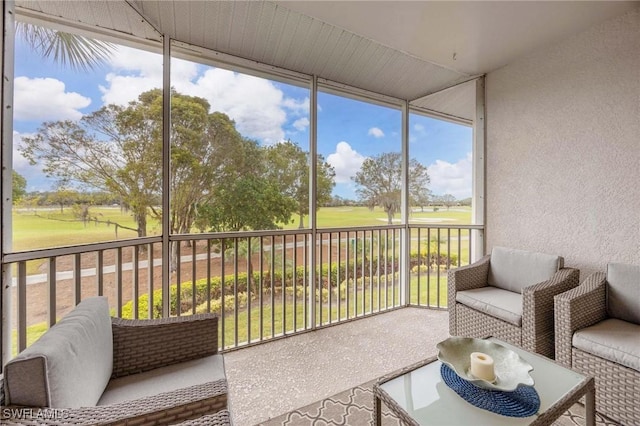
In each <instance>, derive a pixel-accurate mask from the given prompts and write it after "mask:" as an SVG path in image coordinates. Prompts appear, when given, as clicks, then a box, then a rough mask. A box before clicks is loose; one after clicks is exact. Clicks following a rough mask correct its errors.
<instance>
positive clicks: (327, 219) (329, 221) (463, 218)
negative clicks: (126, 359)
mask: <svg viewBox="0 0 640 426" xmlns="http://www.w3.org/2000/svg"><path fill="white" fill-rule="evenodd" d="M425 210H429V211H424V212H420V211H414V212H412V214H411V217H410V222H411V223H415V224H425V225H427V224H441V225H448V224H450V225H460V224H469V223H471V209H470V208H469V207H452V208H451V209H450V210H449V211H447V210H446V209H440V210H439V211H435V212H434V211H432V210H431V209H425ZM35 213H36V212H34V211H31V210H29V211H26V210H14V212H13V216H12V217H13V250H14V251H24V250H33V249H39V248H48V247H60V246H67V245H75V244H86V243H96V242H102V241H109V240H114V239H124V238H135V237H136V236H137V233H136V232H135V231H131V230H127V229H124V228H118V235H117V237H116V227H115V226H114V225H113V224H111V225H108V224H106V223H94V222H88V223H87V224H84V223H82V222H79V221H73V219H74V217H73V215H72V213H71V209H70V208H66V209H65V211H64V213H60V210H59V209H40V210H38V211H37V215H36V214H35ZM90 213H91V216H96V217H98V219H99V220H100V221H102V222H107V221H111V222H115V223H118V224H120V225H122V226H126V227H129V228H136V224H135V222H134V220H133V218H132V217H131V215H130V214H128V213H126V212H122V211H121V210H120V208H119V207H94V208H91V210H90ZM395 219H396V221H397V222H394V223H399V219H400V216H399V215H396V218H395ZM298 224H299V221H298V218H294V219H293V221H292V222H291V223H289V224H286V225H283V227H284V228H285V229H296V228H297V227H298ZM304 224H305V226H308V225H309V220H308V217H305V218H304ZM386 224H387V220H386V214H385V213H384V211H383V210H382V209H380V208H376V209H374V210H369V209H368V208H366V207H323V208H321V209H320V210H318V227H320V228H331V227H349V226H377V225H386ZM159 232H160V224H159V223H158V222H157V221H155V220H152V219H149V223H148V226H147V233H148V235H157V234H159Z"/></svg>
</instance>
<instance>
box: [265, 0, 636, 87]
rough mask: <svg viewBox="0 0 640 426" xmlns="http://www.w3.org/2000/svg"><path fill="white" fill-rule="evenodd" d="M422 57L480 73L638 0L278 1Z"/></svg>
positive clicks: (432, 61)
mask: <svg viewBox="0 0 640 426" xmlns="http://www.w3.org/2000/svg"><path fill="white" fill-rule="evenodd" d="M277 3H278V4H280V5H282V6H284V7H286V8H288V9H291V10H295V11H297V12H300V13H303V14H305V15H308V16H311V17H314V18H316V19H319V20H321V21H324V22H328V23H331V24H332V25H335V26H337V27H340V28H343V29H346V30H348V31H351V32H353V33H356V34H359V35H361V36H364V37H366V38H370V39H371V40H375V41H377V42H379V43H381V44H383V45H386V46H389V47H392V48H394V49H398V50H400V51H403V52H406V53H408V54H410V55H413V56H416V57H418V58H420V59H423V60H425V61H428V62H431V63H434V64H439V65H442V66H444V67H446V68H449V69H452V70H455V71H458V72H460V73H464V74H469V75H475V74H485V73H488V72H490V71H493V70H496V69H498V68H500V67H502V66H504V65H506V64H508V63H509V62H511V61H513V60H514V59H516V58H517V57H518V56H521V55H523V54H525V53H527V52H530V51H532V50H534V49H536V48H539V47H541V46H544V45H546V44H549V43H552V42H554V41H557V40H561V39H563V38H566V37H568V36H570V35H573V34H576V33H578V32H580V31H582V30H584V29H586V28H588V27H590V26H592V25H594V24H596V23H598V22H602V21H605V20H607V19H609V18H612V17H614V16H617V15H621V14H623V13H625V12H627V11H629V10H631V9H633V8H634V7H638V2H637V1H636V2H634V1H277Z"/></svg>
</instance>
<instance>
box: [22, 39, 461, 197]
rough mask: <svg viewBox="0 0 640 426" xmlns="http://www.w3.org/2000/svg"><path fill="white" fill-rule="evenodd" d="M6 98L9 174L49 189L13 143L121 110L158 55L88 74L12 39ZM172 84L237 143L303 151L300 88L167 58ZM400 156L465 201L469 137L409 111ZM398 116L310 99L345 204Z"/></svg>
mask: <svg viewBox="0 0 640 426" xmlns="http://www.w3.org/2000/svg"><path fill="white" fill-rule="evenodd" d="M15 77H16V83H15V92H14V168H15V169H16V170H17V171H18V172H19V173H21V174H22V175H23V176H25V177H26V178H27V189H28V190H29V191H34V190H41V191H46V190H50V189H52V188H53V184H54V182H53V181H52V180H51V179H48V178H46V177H45V176H44V175H43V174H42V172H41V171H40V168H39V167H38V166H37V165H36V166H30V165H28V163H27V162H26V160H25V159H24V158H22V156H21V155H20V154H19V152H18V150H17V149H16V148H17V146H18V145H19V144H20V139H21V136H23V135H29V134H32V133H34V132H35V131H36V130H37V128H38V126H39V125H40V124H41V123H42V122H44V121H48V120H64V119H72V120H76V119H79V118H80V117H82V115H83V114H87V113H90V112H93V111H95V110H97V109H99V108H100V107H102V106H103V105H105V104H108V103H116V104H126V103H127V102H128V101H130V100H133V99H135V98H136V97H137V96H138V95H139V94H140V93H142V92H144V91H146V90H149V89H151V88H154V87H161V84H162V68H161V57H160V56H159V55H157V54H153V53H149V52H144V51H140V50H135V49H131V48H127V47H122V46H119V47H118V49H117V51H116V52H115V54H114V55H113V57H112V58H111V59H110V61H109V63H108V64H106V65H105V66H104V67H102V68H100V69H97V70H95V71H92V72H90V73H84V72H75V71H71V70H69V69H67V68H65V67H63V66H61V65H58V64H56V63H54V62H52V61H51V60H44V59H42V58H40V57H39V56H38V55H37V54H35V53H33V52H31V51H30V49H28V48H27V47H26V46H25V45H24V43H23V42H22V41H20V40H18V42H17V45H16V61H15ZM172 86H174V87H175V88H176V89H177V90H178V91H179V92H181V93H186V94H189V95H193V96H202V97H204V98H206V99H207V100H208V101H209V103H210V104H211V106H212V109H214V110H218V111H223V112H225V113H227V114H228V115H229V116H230V117H231V118H232V119H234V120H235V122H236V127H237V128H238V130H239V131H240V132H241V133H242V134H243V135H245V136H247V137H250V138H253V139H256V140H258V141H259V142H260V143H261V144H273V143H278V142H280V141H282V140H287V139H291V140H293V141H295V142H297V143H298V144H299V145H300V146H302V147H303V148H304V149H308V148H309V98H310V96H309V90H308V89H307V88H304V87H297V86H293V85H288V84H283V83H280V82H275V81H270V80H265V79H261V78H257V77H253V76H248V75H245V74H239V73H234V72H231V71H228V70H223V69H219V68H212V67H208V66H203V65H199V64H195V63H192V62H187V61H183V60H177V59H174V60H173V61H172ZM409 124H410V139H409V140H410V148H409V154H410V156H411V157H412V158H416V159H417V160H418V161H420V162H421V163H422V164H424V165H426V166H428V168H429V175H430V177H431V188H430V189H431V190H432V192H433V193H434V194H438V195H442V194H445V193H450V194H453V195H454V196H456V197H457V198H466V197H470V196H471V140H472V130H471V128H469V127H465V126H460V125H456V124H452V123H448V122H444V121H441V120H435V119H431V118H428V117H424V116H419V115H415V114H412V115H411V117H410V122H409ZM400 127H401V113H400V110H397V109H394V108H388V107H382V106H379V105H374V104H370V103H366V102H362V101H356V100H353V99H348V98H344V97H340V96H336V95H333V94H328V93H324V92H321V93H319V95H318V152H319V153H321V154H322V155H324V157H325V159H326V160H327V161H329V162H330V163H331V164H332V165H333V166H334V168H335V169H336V182H337V184H336V187H335V189H334V194H335V195H340V196H342V197H345V198H355V187H354V185H353V183H352V182H351V179H350V178H351V177H352V176H353V175H354V174H355V173H356V172H357V170H358V168H359V166H360V164H361V163H362V161H364V159H365V158H367V157H370V156H375V155H377V154H380V153H383V152H391V151H393V152H399V151H400V149H401V135H400Z"/></svg>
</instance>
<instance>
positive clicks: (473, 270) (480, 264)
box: [447, 255, 491, 291]
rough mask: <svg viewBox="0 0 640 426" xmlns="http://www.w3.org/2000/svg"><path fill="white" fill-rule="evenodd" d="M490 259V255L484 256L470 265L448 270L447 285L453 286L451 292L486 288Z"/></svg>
mask: <svg viewBox="0 0 640 426" xmlns="http://www.w3.org/2000/svg"><path fill="white" fill-rule="evenodd" d="M490 259H491V255H486V256H484V257H483V258H482V259H480V260H478V261H477V262H475V263H472V264H471V265H466V266H461V267H460V268H456V269H450V270H449V272H448V273H447V282H448V284H449V285H451V284H453V290H455V291H463V290H471V289H474V288H480V287H486V286H487V280H488V278H489V260H490Z"/></svg>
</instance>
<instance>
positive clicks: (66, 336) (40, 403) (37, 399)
mask: <svg viewBox="0 0 640 426" xmlns="http://www.w3.org/2000/svg"><path fill="white" fill-rule="evenodd" d="M112 366H113V338H112V334H111V317H110V316H109V305H108V304H107V299H106V298H105V297H92V298H89V299H85V300H83V301H82V302H80V304H79V305H78V306H76V307H75V308H74V309H73V311H71V312H70V313H69V314H67V315H66V316H65V317H64V318H63V319H62V320H61V321H60V322H58V323H57V324H56V325H54V326H53V327H52V328H51V329H50V330H48V331H47V332H46V333H45V334H43V335H42V337H40V339H38V340H37V341H36V342H35V343H34V344H32V345H31V346H29V347H28V348H27V349H25V350H24V351H22V352H21V353H20V354H19V355H18V356H17V357H16V358H14V359H13V360H11V361H9V362H8V363H7V365H6V366H5V368H4V379H5V381H4V382H5V396H6V399H7V404H8V405H26V406H31V407H53V408H78V407H90V406H95V405H96V403H97V402H98V399H100V396H101V395H102V392H103V391H104V389H105V387H106V386H107V383H108V382H109V378H110V377H111V369H112Z"/></svg>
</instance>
